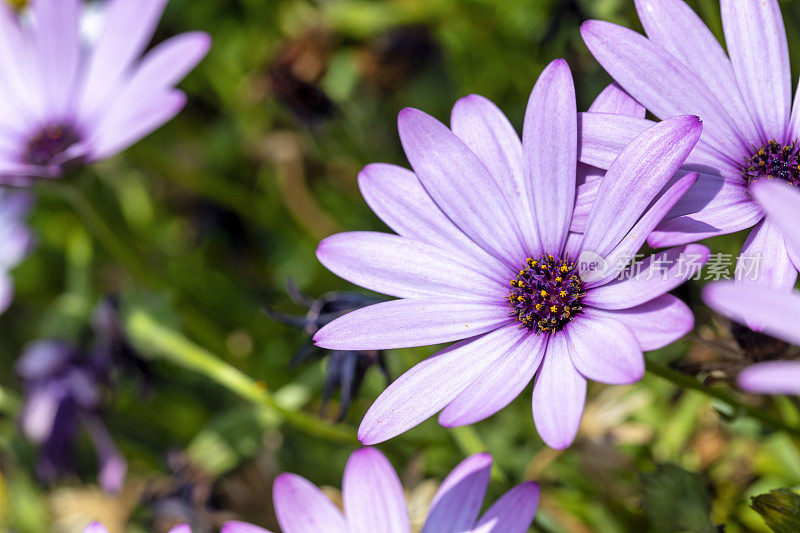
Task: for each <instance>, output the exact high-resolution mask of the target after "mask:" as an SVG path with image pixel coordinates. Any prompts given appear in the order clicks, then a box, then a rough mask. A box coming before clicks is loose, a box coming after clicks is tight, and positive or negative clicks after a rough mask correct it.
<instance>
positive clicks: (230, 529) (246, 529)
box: [220, 520, 270, 533]
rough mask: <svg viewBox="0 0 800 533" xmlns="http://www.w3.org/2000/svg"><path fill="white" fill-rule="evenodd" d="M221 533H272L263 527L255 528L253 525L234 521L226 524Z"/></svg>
mask: <svg viewBox="0 0 800 533" xmlns="http://www.w3.org/2000/svg"><path fill="white" fill-rule="evenodd" d="M220 533H270V531H269V530H267V529H264V528H262V527H258V526H254V525H253V524H247V523H245V522H237V521H236V520H233V521H231V522H225V524H224V525H223V526H222V529H220Z"/></svg>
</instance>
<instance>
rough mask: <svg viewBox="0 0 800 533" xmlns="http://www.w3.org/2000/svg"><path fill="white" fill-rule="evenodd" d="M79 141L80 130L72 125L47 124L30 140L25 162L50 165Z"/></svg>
mask: <svg viewBox="0 0 800 533" xmlns="http://www.w3.org/2000/svg"><path fill="white" fill-rule="evenodd" d="M79 141H80V136H79V135H78V132H77V131H75V129H74V128H73V127H71V126H65V125H62V124H52V125H50V126H45V127H44V128H42V129H40V130H39V132H38V133H36V135H34V136H33V137H31V139H30V140H29V141H28V146H27V147H26V149H25V162H26V163H28V164H30V165H42V166H44V165H49V164H51V163H52V162H53V160H54V159H55V158H56V156H58V155H61V154H62V153H64V151H65V150H67V149H68V148H69V147H70V146H72V145H73V144H75V143H77V142H79Z"/></svg>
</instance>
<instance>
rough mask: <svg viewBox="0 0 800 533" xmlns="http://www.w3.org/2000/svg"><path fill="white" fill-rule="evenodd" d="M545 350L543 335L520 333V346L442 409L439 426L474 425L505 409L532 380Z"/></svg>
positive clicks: (517, 345)
mask: <svg viewBox="0 0 800 533" xmlns="http://www.w3.org/2000/svg"><path fill="white" fill-rule="evenodd" d="M546 348H547V336H546V335H535V334H533V333H530V332H528V331H527V330H522V332H521V333H520V339H519V342H517V343H516V344H515V345H513V346H511V347H510V349H509V351H508V353H506V354H505V355H503V356H502V357H501V358H500V359H499V360H498V361H497V363H496V364H495V365H494V366H493V367H492V368H490V369H489V370H488V371H487V372H486V373H485V374H484V375H482V376H480V377H479V378H478V379H476V380H475V381H473V382H472V383H470V384H469V385H468V386H467V388H466V389H464V390H463V391H462V392H461V394H459V395H458V396H457V397H456V399H455V400H453V401H452V402H450V403H449V404H448V405H447V407H445V408H444V410H443V411H442V412H441V414H440V415H439V423H440V424H441V425H443V426H445V427H457V426H465V425H467V424H474V423H475V422H478V421H480V420H483V419H484V418H486V417H489V416H491V415H493V414H495V413H496V412H497V411H499V410H500V409H502V408H503V407H505V406H507V405H508V404H509V403H511V402H512V401H513V400H514V398H516V397H517V396H519V394H520V393H521V392H522V390H523V389H524V388H525V387H526V386H527V385H528V383H530V381H531V379H533V375H534V374H535V373H536V370H538V369H539V365H540V364H541V363H542V358H543V357H544V353H545V349H546Z"/></svg>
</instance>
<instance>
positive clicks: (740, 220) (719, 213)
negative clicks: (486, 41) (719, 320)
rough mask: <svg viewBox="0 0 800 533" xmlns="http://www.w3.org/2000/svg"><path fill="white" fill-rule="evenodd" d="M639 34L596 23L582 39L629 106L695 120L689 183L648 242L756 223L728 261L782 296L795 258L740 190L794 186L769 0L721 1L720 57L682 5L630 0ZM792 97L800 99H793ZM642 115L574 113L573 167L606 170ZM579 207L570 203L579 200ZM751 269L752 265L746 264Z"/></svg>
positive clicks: (786, 87)
mask: <svg viewBox="0 0 800 533" xmlns="http://www.w3.org/2000/svg"><path fill="white" fill-rule="evenodd" d="M635 3H636V9H637V11H638V13H639V18H640V20H641V22H642V26H643V27H644V29H645V32H646V34H647V37H645V36H643V35H641V34H639V33H637V32H635V31H632V30H630V29H627V28H624V27H621V26H618V25H615V24H611V23H609V22H602V21H595V20H593V21H588V22H586V23H584V25H583V26H582V28H581V33H582V35H583V39H584V41H585V42H586V45H587V46H588V47H589V50H590V51H591V52H592V54H593V55H594V56H595V58H596V59H597V60H598V61H599V62H600V64H601V65H602V66H603V67H604V68H605V69H606V71H607V72H608V73H609V74H611V76H612V77H613V78H614V79H615V80H616V82H617V83H619V84H620V86H622V87H623V88H624V89H625V90H626V91H627V92H628V93H629V94H630V95H631V96H632V97H633V98H635V99H636V100H637V101H639V102H641V103H642V104H643V105H644V106H645V107H646V108H647V109H648V110H650V111H651V112H652V113H653V114H654V115H656V116H657V117H658V118H660V119H666V118H669V117H673V116H676V115H682V114H687V113H689V114H694V115H698V116H699V117H700V118H701V119H702V120H703V126H704V128H703V135H702V137H701V139H700V142H699V143H698V144H697V147H696V148H695V149H694V151H693V152H692V154H691V155H690V156H689V157H688V158H687V160H686V163H685V164H684V165H683V167H682V168H681V170H680V171H679V173H678V176H681V175H683V174H685V173H686V172H690V171H696V172H698V174H699V175H698V178H697V181H696V183H695V185H694V186H693V187H692V188H691V189H690V190H689V192H688V193H687V194H686V195H685V196H684V197H683V199H682V200H681V201H679V202H678V203H677V204H676V205H675V207H674V208H673V209H672V210H671V211H670V212H669V213H668V214H667V216H666V218H665V220H664V222H662V224H660V225H659V227H658V228H657V229H656V231H654V232H653V234H652V235H651V236H650V238H649V243H650V244H651V245H653V246H674V245H678V244H685V243H688V242H694V241H697V240H700V239H703V238H706V237H711V236H714V235H719V234H725V233H733V232H736V231H740V230H743V229H746V228H749V227H751V226H754V225H755V228H754V229H753V231H751V232H750V235H749V237H748V238H747V241H746V242H745V244H744V247H743V249H742V254H741V256H740V258H739V260H738V262H737V278H738V279H742V280H747V279H750V278H752V279H753V280H754V281H758V282H760V283H762V284H769V285H772V286H774V287H778V288H781V289H784V290H786V291H788V290H790V289H791V287H792V286H793V285H794V283H795V280H796V278H797V268H798V266H800V256H798V255H796V254H793V253H792V251H791V250H788V251H787V246H786V243H785V241H784V236H783V234H782V233H781V232H780V231H779V230H778V229H777V228H776V227H775V226H774V224H772V223H771V222H770V220H768V219H767V220H763V215H764V213H763V211H762V209H761V208H760V207H759V205H758V204H757V203H756V202H754V201H753V200H752V198H751V197H750V196H749V194H748V193H747V186H748V185H749V184H751V183H754V182H756V181H758V180H759V179H761V178H764V177H767V178H770V177H771V178H777V179H781V180H784V181H787V182H788V183H791V184H793V185H800V166H799V165H800V144H798V139H800V106H798V105H797V104H798V101H797V99H796V100H795V105H794V111H793V110H792V101H791V85H792V83H791V72H790V68H789V50H788V46H787V42H786V32H785V29H784V26H783V20H782V18H781V12H780V8H779V5H778V1H777V0H722V1H721V2H720V4H721V8H722V25H723V29H724V33H725V41H726V45H727V50H728V54H726V53H725V51H724V50H723V48H722V46H721V45H720V43H719V42H718V41H717V39H716V38H715V37H714V35H713V34H712V33H711V31H710V30H709V29H708V28H707V27H706V26H705V24H704V23H703V22H702V20H700V18H699V17H698V16H697V15H696V14H695V13H694V12H693V11H692V9H691V8H690V7H689V6H688V5H686V3H684V2H683V1H682V0H635ZM799 96H800V95H799ZM651 124H652V123H651V122H650V121H647V120H644V119H642V118H632V117H621V116H613V115H600V114H594V115H590V114H584V115H583V116H582V117H581V128H580V129H581V137H582V141H581V154H580V158H581V161H583V162H586V163H590V164H592V165H595V166H598V167H600V168H608V165H610V164H611V162H612V161H613V158H614V156H615V154H616V153H618V152H619V151H620V150H621V149H622V148H623V147H624V146H625V145H626V144H627V143H628V142H629V141H630V140H631V139H632V138H633V137H634V136H636V135H638V134H639V132H641V131H644V130H645V129H646V128H648V127H649V126H650V125H651ZM580 202H581V200H580V199H579V203H580ZM754 265H755V266H754Z"/></svg>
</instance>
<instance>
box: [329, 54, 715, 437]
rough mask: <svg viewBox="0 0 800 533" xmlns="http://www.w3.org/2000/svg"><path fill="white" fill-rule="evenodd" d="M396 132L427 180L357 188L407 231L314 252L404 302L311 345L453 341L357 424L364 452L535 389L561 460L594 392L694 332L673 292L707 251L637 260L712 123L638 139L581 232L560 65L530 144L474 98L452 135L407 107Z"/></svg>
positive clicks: (347, 321)
mask: <svg viewBox="0 0 800 533" xmlns="http://www.w3.org/2000/svg"><path fill="white" fill-rule="evenodd" d="M596 114H598V115H600V114H601V113H596ZM398 124H399V131H400V139H401V142H402V144H403V147H404V149H405V152H406V156H407V157H408V160H409V162H410V164H411V167H412V168H413V170H414V172H411V171H409V170H406V169H403V168H400V167H396V166H392V165H385V164H373V165H369V166H367V167H366V168H365V169H364V170H363V171H362V172H361V174H360V175H359V185H360V187H361V190H362V193H363V195H364V197H365V199H366V201H367V203H368V204H369V205H370V207H371V208H372V209H373V211H375V213H376V214H377V215H378V216H379V217H380V218H381V219H383V220H384V222H386V224H387V225H388V226H389V227H391V228H392V229H393V230H395V231H396V232H397V233H398V234H399V235H390V234H384V233H375V232H352V233H344V234H338V235H334V236H332V237H329V238H327V239H325V240H323V241H322V242H321V243H320V245H319V248H318V250H317V257H318V258H319V260H320V261H321V262H322V263H323V264H324V265H325V266H326V267H327V268H328V269H329V270H331V271H332V272H334V273H335V274H337V275H339V276H341V277H343V278H345V279H347V280H348V281H351V282H353V283H356V284H358V285H361V286H362V287H365V288H368V289H371V290H375V291H377V292H382V293H384V294H388V295H391V296H395V297H398V298H399V299H398V300H391V301H388V302H382V303H378V304H375V305H372V306H369V307H365V308H363V309H359V310H356V311H353V312H351V313H348V314H347V315H345V316H343V317H341V318H338V319H336V320H334V321H333V322H331V323H330V324H328V325H327V326H325V327H323V328H322V329H321V330H320V331H319V332H317V334H316V335H315V336H314V340H315V341H316V343H317V345H318V346H321V347H323V348H328V349H332V350H375V349H391V348H402V347H412V346H425V345H431V344H439V343H446V342H453V341H457V342H456V343H455V344H453V345H451V346H450V347H448V348H445V349H444V350H442V351H440V352H439V353H437V354H436V355H434V356H433V357H430V358H428V359H426V360H425V361H423V362H421V363H419V364H418V365H416V366H415V367H414V368H412V369H411V370H409V371H408V372H406V373H405V374H404V375H403V376H401V377H400V378H398V379H397V380H395V381H394V382H393V383H392V384H391V385H390V386H389V387H388V388H387V389H386V391H384V393H383V394H381V396H380V397H379V398H378V399H377V400H376V401H375V403H374V404H373V405H372V407H371V408H370V409H369V411H368V412H367V414H366V416H365V417H364V420H363V421H362V423H361V426H360V428H359V438H360V440H361V442H362V443H364V444H375V443H378V442H382V441H385V440H387V439H390V438H392V437H394V436H396V435H399V434H401V433H403V432H405V431H407V430H408V429H410V428H412V427H414V426H416V425H417V424H419V423H421V422H422V421H424V420H425V419H427V418H428V417H430V416H432V415H434V414H435V413H437V412H439V411H441V414H440V415H439V422H440V423H441V424H442V425H444V426H448V427H452V426H462V425H466V424H471V423H474V422H477V421H479V420H483V419H484V418H486V417H488V416H490V415H492V414H494V413H496V412H497V411H499V410H500V409H502V408H504V407H505V406H506V405H508V404H509V403H510V402H511V401H512V400H513V399H514V398H515V397H516V396H517V395H519V394H520V392H521V391H522V390H523V389H524V388H525V387H526V386H527V384H528V383H529V382H530V381H531V380H532V379H533V378H534V376H536V380H535V382H534V386H533V402H532V404H533V418H534V423H535V425H536V428H537V430H538V432H539V435H540V436H541V437H542V439H543V440H544V442H545V443H546V444H547V445H549V446H551V447H553V448H565V447H567V446H569V445H570V444H571V443H572V441H573V440H574V438H575V435H576V433H577V431H578V426H579V425H580V419H581V415H582V412H583V407H584V403H585V399H586V386H587V380H588V379H592V380H595V381H599V382H602V383H607V384H628V383H633V382H635V381H638V380H639V379H640V378H641V377H642V375H643V373H644V357H643V353H642V352H643V350H654V349H657V348H660V347H663V346H666V345H668V344H670V343H671V342H674V341H675V340H677V339H678V338H680V337H682V336H683V335H684V334H685V333H686V332H688V331H689V330H690V329H691V328H692V327H693V324H694V320H693V317H692V313H691V311H690V310H689V309H688V307H687V306H686V305H685V304H684V303H683V302H681V301H680V300H678V299H677V298H675V297H674V296H672V295H669V294H667V292H668V291H670V290H671V289H673V288H675V287H677V286H678V285H680V284H682V283H683V281H685V280H686V279H688V278H689V277H691V276H692V275H693V274H694V273H695V272H696V271H697V270H698V269H699V268H700V266H701V265H702V264H703V263H704V262H705V260H706V259H707V257H708V254H709V251H708V249H707V248H706V247H704V246H701V245H690V246H685V247H679V248H673V249H671V250H667V251H664V252H661V253H658V254H654V255H652V256H650V257H648V258H646V259H645V260H644V261H642V262H640V263H636V264H633V265H630V264H629V263H630V259H631V257H632V256H633V255H634V254H636V253H637V252H638V251H639V249H640V248H641V246H642V245H643V244H644V242H645V239H646V238H647V236H648V235H649V234H650V231H651V230H652V229H653V228H654V227H655V226H656V224H658V222H659V221H660V220H661V219H662V218H663V217H664V215H665V214H666V213H667V212H668V211H669V210H670V209H671V208H672V206H673V205H674V204H675V202H677V201H678V199H680V198H681V197H682V196H683V194H684V193H685V192H686V190H687V189H688V188H689V187H690V186H691V185H692V183H694V181H695V178H696V175H695V174H689V175H686V176H683V177H682V178H680V179H679V180H677V181H676V182H674V183H673V184H671V186H669V187H666V186H667V185H668V183H669V182H670V179H671V178H672V176H673V175H674V174H675V172H676V171H677V169H678V168H679V167H680V165H682V164H683V163H684V161H685V159H686V157H687V156H688V155H689V153H690V152H691V150H692V148H693V147H694V146H695V144H696V142H697V140H698V139H699V137H700V132H701V130H702V125H701V123H700V121H699V120H698V119H697V117H692V116H682V117H675V118H672V119H670V120H667V121H664V122H662V123H659V124H657V125H655V126H653V127H652V128H650V129H648V130H646V131H644V132H643V133H642V134H641V135H640V136H638V137H637V138H636V139H634V140H633V141H632V142H631V144H629V145H628V146H627V147H626V148H625V149H624V150H623V151H622V153H621V154H620V155H619V157H617V158H616V159H615V160H614V162H613V164H612V165H611V166H610V168H609V170H608V171H607V172H606V177H605V178H604V179H602V180H601V183H600V184H599V186H598V189H597V191H596V197H595V201H594V202H593V203H592V206H591V208H590V209H589V212H588V215H587V217H586V222H585V224H584V227H583V228H582V232H583V233H582V235H580V234H575V233H574V232H573V233H570V228H571V226H572V223H573V217H574V207H575V195H576V185H577V179H578V168H577V167H578V164H577V159H578V117H577V107H576V102H575V91H574V86H573V82H572V75H571V72H570V70H569V67H568V66H567V64H566V62H564V61H563V60H557V61H554V62H552V63H551V64H550V65H549V66H548V67H547V68H546V69H545V70H544V72H542V74H541V76H540V77H539V80H538V81H537V82H536V85H535V87H534V88H533V92H532V93H531V97H530V100H529V103H528V109H527V112H526V117H525V124H524V128H523V136H522V142H520V139H519V137H518V135H517V133H516V132H515V131H514V128H513V127H512V125H511V124H510V122H509V121H508V119H507V118H506V117H505V116H504V115H503V113H502V112H501V111H500V110H499V109H498V108H497V107H496V106H495V105H494V104H492V103H491V102H489V101H488V100H486V99H485V98H482V97H480V96H477V95H471V96H467V97H465V98H463V99H461V100H459V101H458V102H457V103H456V105H455V107H454V108H453V112H452V116H451V128H447V127H446V126H445V125H443V124H441V123H440V122H438V121H437V120H436V119H434V118H433V117H431V116H429V115H427V114H425V113H423V112H422V111H418V110H416V109H405V110H403V111H402V112H401V113H400V116H399V119H398ZM662 189H664V190H665V192H664V193H663V194H661V191H662ZM687 259H688V260H687Z"/></svg>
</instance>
